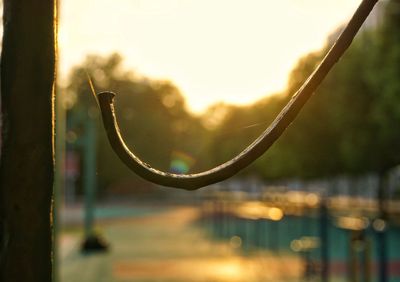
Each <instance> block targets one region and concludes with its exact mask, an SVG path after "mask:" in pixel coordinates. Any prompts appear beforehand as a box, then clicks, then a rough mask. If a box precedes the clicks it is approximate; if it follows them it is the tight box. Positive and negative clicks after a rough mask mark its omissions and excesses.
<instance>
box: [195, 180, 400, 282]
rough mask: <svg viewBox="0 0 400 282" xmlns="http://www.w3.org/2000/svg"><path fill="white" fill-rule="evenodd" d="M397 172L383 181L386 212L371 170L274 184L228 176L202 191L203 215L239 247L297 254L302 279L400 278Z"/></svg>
mask: <svg viewBox="0 0 400 282" xmlns="http://www.w3.org/2000/svg"><path fill="white" fill-rule="evenodd" d="M393 175H394V176H393ZM396 175H397V174H396V173H394V174H392V176H390V177H389V180H390V181H387V182H386V186H385V190H386V193H385V195H386V198H385V199H384V205H385V210H386V216H385V218H382V216H381V210H380V209H381V206H380V204H379V200H378V197H377V195H378V194H379V191H378V189H379V187H378V186H379V181H378V180H379V179H377V177H375V176H371V175H370V176H365V177H362V178H358V179H349V178H344V177H342V178H336V179H333V180H329V181H327V180H326V181H319V182H315V181H314V182H309V183H305V182H299V181H294V182H293V181H292V182H288V183H287V184H285V185H282V184H281V185H279V186H276V185H274V186H265V185H263V184H262V183H261V182H257V181H256V180H251V181H247V182H241V183H238V182H236V183H235V181H233V182H230V183H229V182H226V183H225V184H226V185H220V186H219V187H212V189H213V190H215V189H217V190H218V191H217V192H214V193H213V192H211V191H213V190H209V191H205V192H204V194H202V195H203V197H202V199H203V201H202V217H201V218H202V221H201V222H202V225H203V226H204V227H205V228H206V229H207V231H208V233H209V234H210V236H211V237H212V238H213V239H214V240H226V241H229V243H230V245H231V246H232V247H233V248H237V249H239V250H240V251H241V252H242V253H243V255H247V254H253V253H254V252H259V253H261V254H262V253H264V254H267V255H268V254H269V255H274V256H276V259H277V260H279V258H282V263H284V262H285V261H287V260H285V259H283V258H284V257H288V256H298V257H299V258H301V260H302V261H303V271H302V272H303V275H302V276H303V277H301V279H303V281H354V282H358V281H360V282H364V281H366V282H368V281H371V282H372V281H391V282H394V281H400V216H399V215H400V201H399V200H397V196H396V195H397V194H396V193H397V189H398V186H397V187H391V186H390V185H392V186H393V185H394V186H396V185H397V184H396V183H397V182H396V177H397V176H396ZM244 191H248V192H244ZM284 267H285V266H283V271H285V270H284ZM287 267H290V266H287Z"/></svg>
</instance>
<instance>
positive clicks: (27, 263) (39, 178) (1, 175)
mask: <svg viewBox="0 0 400 282" xmlns="http://www.w3.org/2000/svg"><path fill="white" fill-rule="evenodd" d="M3 17H4V19H3V20H4V37H3V48H2V55H1V73H0V76H1V107H2V150H1V160H0V161H1V162H0V281H4V282H11V281H12V282H19V281H21V282H22V281H24V282H49V281H51V279H52V248H51V247H52V222H51V209H52V188H53V170H54V160H53V153H54V150H53V130H54V128H53V98H54V97H53V91H54V77H55V57H56V56H55V54H56V52H55V51H56V40H55V39H56V32H55V30H56V2H55V0H41V1H36V0H4V14H3Z"/></svg>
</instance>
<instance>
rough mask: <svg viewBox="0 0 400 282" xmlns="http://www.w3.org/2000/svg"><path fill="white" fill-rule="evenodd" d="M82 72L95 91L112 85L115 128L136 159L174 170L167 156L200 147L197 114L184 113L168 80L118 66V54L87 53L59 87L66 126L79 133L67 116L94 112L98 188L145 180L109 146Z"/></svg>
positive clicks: (189, 153)
mask: <svg viewBox="0 0 400 282" xmlns="http://www.w3.org/2000/svg"><path fill="white" fill-rule="evenodd" d="M86 73H88V74H89V76H90V77H91V78H92V79H93V82H94V85H95V87H96V90H97V91H102V90H112V91H114V92H115V93H117V96H116V98H115V103H116V114H117V118H118V122H119V125H120V128H121V132H122V134H123V135H124V139H125V141H126V142H127V144H128V146H129V147H130V148H133V150H134V151H135V153H136V154H137V155H138V156H140V158H142V159H143V160H145V161H146V162H148V163H149V164H151V165H152V166H154V167H156V168H159V169H163V170H166V171H171V170H172V169H174V168H173V167H171V165H172V162H173V158H182V156H185V155H187V156H196V155H197V154H198V153H199V152H200V150H201V145H200V144H203V142H202V138H203V137H202V136H204V134H202V132H203V131H204V128H203V126H202V125H201V122H200V121H199V120H198V119H196V118H195V117H193V116H191V115H190V114H189V112H188V111H187V109H186V105H185V101H184V98H183V97H182V95H181V94H180V92H179V90H178V89H177V88H176V87H175V86H174V85H173V84H172V83H170V82H168V81H158V80H151V79H148V78H145V77H143V76H140V75H138V74H135V73H133V72H129V71H126V70H124V69H123V67H122V57H121V56H120V55H118V54H113V55H110V56H108V57H100V56H88V57H87V59H86V61H85V62H83V64H82V65H80V66H78V67H76V68H74V69H73V70H72V72H71V75H70V78H69V84H68V86H67V87H66V88H65V91H66V92H67V93H68V94H69V96H70V100H71V103H72V105H71V108H70V110H69V113H68V116H69V118H68V119H69V124H70V130H74V131H75V134H77V135H78V136H79V125H78V126H77V123H76V122H74V121H73V120H74V118H76V117H78V116H83V117H84V118H86V117H88V116H90V115H91V116H93V117H94V116H96V117H97V118H96V121H97V127H98V129H99V130H98V131H97V132H98V140H99V141H98V143H99V144H98V162H97V169H98V172H99V173H98V178H99V181H100V186H101V187H106V186H109V185H111V184H115V183H116V182H121V181H122V182H125V181H126V179H130V181H134V182H138V183H140V184H141V185H145V184H144V183H145V182H142V181H140V180H139V178H137V177H136V176H135V175H133V174H132V173H131V172H130V171H129V170H128V169H127V168H125V166H124V165H123V164H122V163H121V162H120V160H119V159H118V158H117V157H116V156H115V154H114V152H113V151H112V150H111V148H110V146H109V144H108V140H107V139H106V136H105V133H104V130H103V129H102V125H101V121H100V117H99V116H98V109H97V105H96V104H95V99H94V98H93V96H92V94H90V92H91V90H90V87H89V82H88V78H87V75H86ZM73 123H75V125H73ZM176 152H178V153H176ZM193 158H194V157H193ZM188 159H191V158H190V157H189V158H188ZM188 159H185V160H179V161H181V162H190V164H189V163H187V164H186V165H187V168H186V169H190V170H191V171H192V170H193V169H196V164H194V163H193V162H191V160H188ZM189 166H192V167H189ZM197 166H201V164H197ZM178 172H179V171H178ZM181 172H186V171H181ZM146 185H147V184H146Z"/></svg>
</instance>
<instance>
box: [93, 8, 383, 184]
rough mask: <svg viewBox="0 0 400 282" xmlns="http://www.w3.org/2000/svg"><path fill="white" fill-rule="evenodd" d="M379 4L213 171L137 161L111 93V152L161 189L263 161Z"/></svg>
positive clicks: (105, 109)
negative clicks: (170, 169)
mask: <svg viewBox="0 0 400 282" xmlns="http://www.w3.org/2000/svg"><path fill="white" fill-rule="evenodd" d="M377 1H378V0H363V1H362V3H361V4H360V6H359V7H358V9H357V11H356V12H355V13H354V15H353V17H352V18H351V20H350V21H349V23H348V25H347V26H346V28H345V29H344V31H343V32H342V34H341V35H340V36H339V38H338V39H337V40H336V42H335V44H334V45H333V46H332V48H331V49H330V50H329V52H328V53H327V55H326V56H325V58H324V59H323V60H322V62H321V63H320V64H319V66H318V67H317V68H316V69H315V71H314V72H313V73H312V74H311V75H310V77H309V78H308V79H307V80H306V82H305V83H304V84H303V85H302V87H301V88H300V89H299V90H298V91H297V92H296V93H295V94H294V95H293V97H292V98H291V100H290V101H289V102H288V104H287V105H286V106H285V107H284V108H283V109H282V111H281V112H280V113H279V114H278V116H277V117H276V118H275V120H274V121H273V122H272V124H271V125H270V126H269V127H268V128H267V129H266V130H265V131H264V132H263V133H262V134H261V135H260V136H259V137H258V138H257V139H256V140H255V141H254V142H253V143H252V144H251V145H250V146H248V147H247V148H246V149H245V150H243V151H242V152H241V153H240V154H239V155H237V156H236V157H235V158H233V159H231V160H230V161H228V162H226V163H224V164H221V165H219V166H217V167H215V168H213V169H210V170H208V171H205V172H201V173H195V174H172V173H167V172H162V171H159V170H157V169H154V168H152V167H151V166H150V165H148V164H147V163H145V162H143V161H142V160H140V159H139V158H138V157H136V156H135V155H134V154H133V153H132V152H131V151H130V150H129V149H128V147H127V146H126V144H125V142H124V141H123V139H122V137H121V133H120V131H119V127H118V123H117V120H116V118H115V114H114V112H115V109H114V104H113V99H114V97H115V94H114V93H112V92H102V93H100V94H98V99H99V105H100V108H101V112H102V117H103V123H104V127H105V129H106V131H107V136H108V139H109V141H110V144H111V146H112V148H113V149H114V151H115V153H116V154H117V155H118V156H119V158H120V159H121V160H122V161H123V162H124V163H125V164H126V165H127V166H128V167H129V168H130V169H131V170H132V171H133V172H135V173H136V174H138V175H139V176H141V177H143V178H145V179H147V180H149V181H151V182H154V183H156V184H159V185H163V186H169V187H175V188H182V189H185V190H195V189H198V188H201V187H203V186H207V185H210V184H213V183H216V182H220V181H222V180H225V179H227V178H229V177H231V176H233V175H235V174H236V173H237V172H239V171H240V170H242V169H243V168H245V167H246V166H248V165H249V164H251V163H252V162H253V161H254V160H256V159H257V158H258V157H260V156H261V155H262V154H263V153H264V152H265V151H267V150H268V148H270V147H271V145H272V144H273V143H274V142H275V141H276V140H277V139H278V138H279V137H280V136H281V135H282V133H283V132H284V131H285V129H286V128H287V127H288V126H289V125H290V123H291V122H292V121H293V120H294V119H295V117H296V116H297V114H298V113H299V111H300V110H301V108H302V107H303V106H304V104H305V103H306V102H307V100H308V99H309V98H310V97H311V95H312V94H313V92H314V91H315V90H316V89H317V87H318V86H319V85H320V84H321V82H322V81H323V79H324V78H325V76H326V75H327V74H328V72H329V71H330V70H331V68H332V67H333V66H334V64H335V63H336V62H337V61H338V60H339V59H340V58H341V56H342V55H343V53H344V52H345V51H346V50H347V48H348V47H349V46H350V44H351V42H352V41H353V38H354V37H355V35H356V34H357V32H358V30H359V29H360V27H361V25H362V24H363V22H364V21H365V19H366V18H367V16H368V15H369V13H370V12H371V10H372V9H373V7H374V5H375V4H376V2H377Z"/></svg>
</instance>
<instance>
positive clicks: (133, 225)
mask: <svg viewBox="0 0 400 282" xmlns="http://www.w3.org/2000/svg"><path fill="white" fill-rule="evenodd" d="M197 216H198V212H197V210H196V209H194V208H182V207H180V208H173V209H168V210H166V211H165V212H158V213H155V214H147V215H142V216H136V217H129V218H125V219H118V220H117V219H112V220H107V221H105V222H103V223H101V224H100V228H101V231H102V234H104V237H105V238H107V240H108V241H109V242H110V243H111V250H110V252H108V253H106V254H93V255H82V254H80V253H79V241H80V239H81V234H80V233H77V232H71V231H69V232H63V233H62V236H61V241H62V244H61V261H60V266H61V270H60V276H61V282H127V281H132V282H138V281H140V282H192V281H193V282H200V281H204V282H206V281H207V282H224V281H230V282H245V281H246V282H248V281H252V282H257V281H274V282H279V281H285V282H286V281H298V279H295V278H298V277H299V275H300V273H301V264H300V261H299V260H298V259H296V258H294V257H286V258H276V257H273V256H271V255H269V254H265V253H264V254H260V253H256V254H253V255H249V256H242V255H240V252H239V251H238V250H237V249H234V248H233V247H231V246H230V245H229V242H215V241H210V240H209V239H208V238H207V235H206V234H205V233H204V231H203V230H202V229H201V228H200V227H198V226H197V225H195V224H193V222H194V221H195V219H196V218H197Z"/></svg>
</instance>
